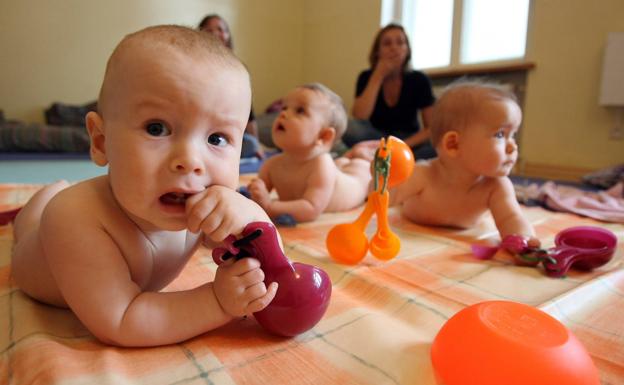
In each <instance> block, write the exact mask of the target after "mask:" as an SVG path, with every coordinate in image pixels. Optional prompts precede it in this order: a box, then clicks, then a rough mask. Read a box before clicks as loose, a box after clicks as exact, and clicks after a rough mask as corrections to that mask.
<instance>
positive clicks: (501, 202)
mask: <svg viewBox="0 0 624 385" xmlns="http://www.w3.org/2000/svg"><path fill="white" fill-rule="evenodd" d="M492 183H493V186H492V192H491V194H490V199H489V202H488V205H489V209H490V211H491V212H492V217H494V222H495V223H496V228H497V229H498V232H499V234H500V236H501V238H505V236H507V235H512V234H517V235H522V236H525V237H527V238H528V239H529V244H530V245H531V246H534V247H539V245H540V241H539V240H538V239H537V238H535V231H534V230H533V226H531V224H530V223H529V221H527V219H526V218H525V217H524V215H523V214H522V210H521V208H520V204H519V203H518V201H517V200H516V193H515V191H514V187H513V184H512V183H511V180H509V178H507V177H500V178H496V179H494V180H493V181H492Z"/></svg>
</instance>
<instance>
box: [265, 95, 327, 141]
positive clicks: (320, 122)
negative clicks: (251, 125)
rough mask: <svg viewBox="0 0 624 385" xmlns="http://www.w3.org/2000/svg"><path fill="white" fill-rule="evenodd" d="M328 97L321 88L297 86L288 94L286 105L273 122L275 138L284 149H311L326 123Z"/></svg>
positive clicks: (285, 100) (285, 99)
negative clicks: (315, 89) (316, 89)
mask: <svg viewBox="0 0 624 385" xmlns="http://www.w3.org/2000/svg"><path fill="white" fill-rule="evenodd" d="M327 108H328V101H327V99H326V98H325V97H324V96H323V95H322V94H321V93H319V92H316V91H314V90H310V89H307V88H295V89H294V90H293V91H291V92H290V93H289V94H288V95H287V96H286V97H285V98H284V107H283V108H282V111H281V112H280V114H279V116H278V117H277V118H276V119H275V122H273V129H272V135H273V142H274V143H275V145H276V146H277V147H279V148H280V149H282V150H283V151H297V150H304V149H309V148H311V147H312V146H314V144H315V143H316V141H317V140H318V139H319V133H320V131H321V128H323V127H324V126H325V125H326V119H327V115H326V114H327Z"/></svg>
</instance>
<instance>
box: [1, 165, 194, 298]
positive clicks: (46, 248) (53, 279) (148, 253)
mask: <svg viewBox="0 0 624 385" xmlns="http://www.w3.org/2000/svg"><path fill="white" fill-rule="evenodd" d="M106 178H107V177H100V178H95V179H91V180H88V181H85V182H82V183H79V184H77V185H74V186H71V187H68V188H66V189H64V190H62V191H60V192H59V193H58V194H56V195H54V197H52V199H51V200H50V201H49V202H44V203H45V204H44V205H43V206H42V207H45V209H44V211H43V212H39V213H37V212H30V213H29V215H32V216H33V217H32V218H31V221H33V222H38V221H39V220H41V219H42V218H43V222H41V223H40V224H39V223H37V225H36V226H34V227H33V230H32V231H30V232H27V233H25V234H22V235H21V236H19V237H17V238H18V242H17V243H16V245H15V248H14V253H13V260H12V265H13V267H14V269H16V270H17V271H18V274H17V275H16V277H15V279H16V282H17V284H18V286H19V287H20V288H21V289H22V290H24V291H25V292H26V293H27V294H29V295H30V296H32V297H34V298H36V299H38V300H41V301H43V302H46V303H50V304H53V305H57V306H67V301H66V298H65V297H66V295H68V294H69V295H76V293H75V292H74V291H76V290H85V289H86V290H88V289H90V288H91V289H92V290H106V289H107V287H113V288H114V287H116V286H127V285H136V286H138V288H139V289H140V291H158V290H160V289H162V288H163V287H164V286H165V285H167V284H168V283H169V282H171V281H172V280H173V279H174V278H175V277H176V276H177V275H178V274H179V272H180V271H181V269H182V267H183V266H184V264H185V263H186V261H187V260H188V258H189V256H190V255H191V254H192V252H193V251H194V250H195V248H196V244H197V236H195V235H192V234H191V238H193V239H190V238H189V239H187V238H188V236H187V232H186V231H182V232H153V233H149V234H148V233H146V232H144V231H142V230H141V229H140V228H139V227H138V226H137V224H136V223H135V222H133V221H132V220H131V219H130V217H129V216H128V215H127V214H126V213H125V212H124V211H123V210H122V209H121V208H120V206H119V204H118V203H117V201H116V200H115V199H114V198H113V197H112V193H111V190H110V187H109V186H108V182H107V179H106ZM35 198H36V197H35ZM42 199H46V198H42ZM47 199H49V197H48V198H47ZM41 203H42V202H35V201H32V202H29V203H28V205H31V204H33V205H34V204H41ZM26 208H28V206H27V207H26ZM37 216H38V217H37ZM28 271H31V272H35V274H27V272H28ZM76 274H79V275H80V278H77V277H75V275H76ZM107 276H110V277H112V278H108V279H109V280H111V281H116V282H102V278H103V277H107ZM72 281H75V282H77V281H80V282H82V284H75V285H74V284H73V283H72ZM85 282H86V283H89V282H90V283H91V284H92V285H89V286H90V287H87V288H85V287H84V286H85ZM68 291H69V292H71V293H69V292H68Z"/></svg>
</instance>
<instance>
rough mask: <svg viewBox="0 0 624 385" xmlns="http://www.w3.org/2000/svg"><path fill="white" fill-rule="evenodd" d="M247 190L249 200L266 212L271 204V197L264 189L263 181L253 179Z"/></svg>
mask: <svg viewBox="0 0 624 385" xmlns="http://www.w3.org/2000/svg"><path fill="white" fill-rule="evenodd" d="M247 190H249V194H250V195H251V199H253V200H254V201H256V202H257V203H258V204H259V205H260V207H262V208H263V209H265V210H266V209H267V207H268V206H269V203H270V202H271V196H270V194H269V190H267V188H266V184H264V181H263V180H262V179H258V178H256V179H253V180H252V181H251V182H250V183H249V185H248V186H247Z"/></svg>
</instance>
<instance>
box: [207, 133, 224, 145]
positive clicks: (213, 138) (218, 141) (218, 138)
mask: <svg viewBox="0 0 624 385" xmlns="http://www.w3.org/2000/svg"><path fill="white" fill-rule="evenodd" d="M227 143H228V141H227V139H225V137H224V136H223V135H220V134H211V135H210V136H209V137H208V144H211V145H213V146H225V145H226V144H227Z"/></svg>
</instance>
